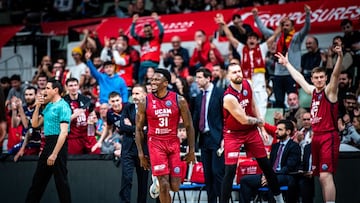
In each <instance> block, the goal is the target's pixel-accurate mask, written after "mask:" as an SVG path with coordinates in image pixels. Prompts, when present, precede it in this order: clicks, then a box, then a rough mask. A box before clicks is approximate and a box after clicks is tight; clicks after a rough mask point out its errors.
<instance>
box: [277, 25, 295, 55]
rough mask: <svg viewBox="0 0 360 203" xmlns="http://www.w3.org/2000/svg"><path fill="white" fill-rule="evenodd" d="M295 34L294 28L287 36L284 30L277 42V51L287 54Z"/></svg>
mask: <svg viewBox="0 0 360 203" xmlns="http://www.w3.org/2000/svg"><path fill="white" fill-rule="evenodd" d="M294 34H295V29H292V30H291V31H290V32H289V34H287V35H286V36H285V34H284V32H282V33H281V36H280V38H279V40H278V43H277V49H276V51H277V52H280V53H282V54H283V55H284V56H285V54H286V53H287V51H288V49H289V46H290V43H291V40H292V38H293V36H294Z"/></svg>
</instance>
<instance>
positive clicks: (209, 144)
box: [193, 86, 224, 149]
mask: <svg viewBox="0 0 360 203" xmlns="http://www.w3.org/2000/svg"><path fill="white" fill-rule="evenodd" d="M202 95H203V92H200V93H199V94H198V95H197V96H196V98H195V107H194V113H193V124H194V128H195V135H196V140H198V139H199V147H200V148H204V147H205V148H209V149H218V148H219V147H220V143H221V140H222V138H223V135H222V130H223V97H224V91H223V90H222V89H221V88H218V87H215V86H214V88H213V90H212V93H211V95H210V101H209V106H208V108H209V110H208V115H207V121H208V124H209V128H210V135H207V136H202V135H200V132H199V120H200V112H201V100H202ZM199 136H200V137H199Z"/></svg>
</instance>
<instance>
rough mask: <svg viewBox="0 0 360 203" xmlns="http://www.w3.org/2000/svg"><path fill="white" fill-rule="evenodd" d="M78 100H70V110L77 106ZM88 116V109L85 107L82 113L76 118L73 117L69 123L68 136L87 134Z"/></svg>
mask: <svg viewBox="0 0 360 203" xmlns="http://www.w3.org/2000/svg"><path fill="white" fill-rule="evenodd" d="M79 106H80V105H79V101H77V100H72V101H70V107H71V112H72V113H74V110H75V109H77V108H79ZM88 116H89V109H86V110H85V112H84V113H82V114H80V115H79V116H78V117H77V118H74V119H73V120H72V121H71V123H70V132H69V135H68V138H75V137H83V136H85V137H86V136H87V118H88Z"/></svg>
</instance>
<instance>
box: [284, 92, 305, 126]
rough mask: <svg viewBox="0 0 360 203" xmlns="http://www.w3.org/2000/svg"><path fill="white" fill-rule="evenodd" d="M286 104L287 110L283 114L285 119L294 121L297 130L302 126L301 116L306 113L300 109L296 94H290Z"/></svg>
mask: <svg viewBox="0 0 360 203" xmlns="http://www.w3.org/2000/svg"><path fill="white" fill-rule="evenodd" d="M287 104H288V106H289V109H288V111H287V112H285V115H284V117H285V119H288V120H294V119H295V120H296V128H297V129H299V128H300V127H301V126H302V119H301V118H302V115H303V114H304V113H305V112H306V109H304V108H302V107H301V106H300V104H299V96H298V94H297V93H294V92H291V93H290V94H288V97H287Z"/></svg>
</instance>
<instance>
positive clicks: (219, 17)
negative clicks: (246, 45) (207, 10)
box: [215, 13, 240, 47]
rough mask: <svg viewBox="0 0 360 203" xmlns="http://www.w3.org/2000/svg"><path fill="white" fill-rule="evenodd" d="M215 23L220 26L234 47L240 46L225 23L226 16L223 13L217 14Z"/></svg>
mask: <svg viewBox="0 0 360 203" xmlns="http://www.w3.org/2000/svg"><path fill="white" fill-rule="evenodd" d="M215 22H216V23H217V24H218V25H219V26H220V28H221V29H222V30H223V31H224V33H225V35H226V38H227V39H228V40H229V42H230V43H231V45H232V46H233V47H238V45H239V43H240V42H239V41H238V40H237V39H236V38H235V37H234V36H233V34H232V33H231V31H230V29H229V28H228V26H227V25H226V23H225V21H224V16H223V15H222V14H221V13H218V14H216V17H215Z"/></svg>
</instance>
